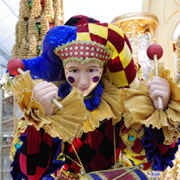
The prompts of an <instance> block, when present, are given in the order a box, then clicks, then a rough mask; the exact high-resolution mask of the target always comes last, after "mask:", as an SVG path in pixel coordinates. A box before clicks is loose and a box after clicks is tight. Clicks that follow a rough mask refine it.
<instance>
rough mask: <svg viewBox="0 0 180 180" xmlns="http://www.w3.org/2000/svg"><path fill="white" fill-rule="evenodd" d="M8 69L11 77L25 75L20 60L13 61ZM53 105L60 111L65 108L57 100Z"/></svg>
mask: <svg viewBox="0 0 180 180" xmlns="http://www.w3.org/2000/svg"><path fill="white" fill-rule="evenodd" d="M7 69H8V71H9V73H10V74H11V75H14V76H16V75H19V74H20V75H24V63H23V62H22V61H21V60H20V59H11V60H10V61H9V62H8V64H7ZM52 103H54V104H55V105H56V106H57V107H58V108H59V109H62V108H63V106H62V104H60V103H59V102H58V101H57V100H56V99H55V98H53V99H52Z"/></svg>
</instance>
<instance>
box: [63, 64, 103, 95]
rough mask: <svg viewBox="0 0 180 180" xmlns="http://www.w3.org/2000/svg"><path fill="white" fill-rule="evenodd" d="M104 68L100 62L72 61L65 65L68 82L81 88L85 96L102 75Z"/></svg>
mask: <svg viewBox="0 0 180 180" xmlns="http://www.w3.org/2000/svg"><path fill="white" fill-rule="evenodd" d="M102 71H103V68H102V67H101V66H100V65H99V64H98V63H94V62H92V63H85V64H81V63H79V62H70V63H68V64H66V65H65V76H66V79H67V81H68V83H69V84H70V85H71V86H72V87H75V88H77V89H79V90H80V91H81V92H82V93H83V96H87V95H89V94H90V93H91V92H92V91H93V89H94V88H95V87H96V86H97V84H98V82H99V80H100V79H101V77H102Z"/></svg>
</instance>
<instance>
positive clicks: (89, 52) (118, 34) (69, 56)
mask: <svg viewBox="0 0 180 180" xmlns="http://www.w3.org/2000/svg"><path fill="white" fill-rule="evenodd" d="M53 29H54V30H52V29H51V30H50V32H48V33H47V37H49V36H51V37H53V38H51V39H48V40H49V41H55V40H57V41H58V42H59V43H56V47H55V48H54V53H55V54H56V55H57V56H58V57H59V58H60V59H61V60H62V62H63V64H66V63H68V62H72V61H78V62H81V63H87V62H93V61H94V62H98V63H100V64H101V65H104V70H105V71H104V74H103V75H104V76H106V77H107V78H108V79H109V80H110V81H111V82H112V83H113V84H114V85H115V86H116V87H118V88H121V87H131V86H134V87H135V86H136V85H137V84H138V80H137V79H138V78H137V68H136V66H135V64H134V61H133V57H132V49H131V46H130V43H129V41H128V39H127V37H126V36H125V34H124V33H123V32H122V30H121V29H120V28H119V27H117V26H114V25H112V24H108V23H100V22H99V21H97V22H95V23H91V22H90V23H89V22H83V24H80V23H78V25H77V26H69V25H68V26H66V25H64V26H61V27H60V26H59V27H55V28H53ZM52 34H53V35H52ZM46 39H47V38H46V37H45V41H46ZM49 41H46V42H47V43H49ZM47 49H48V48H47Z"/></svg>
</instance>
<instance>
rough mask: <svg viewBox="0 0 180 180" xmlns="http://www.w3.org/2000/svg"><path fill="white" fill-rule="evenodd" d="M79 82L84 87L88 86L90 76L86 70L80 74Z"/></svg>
mask: <svg viewBox="0 0 180 180" xmlns="http://www.w3.org/2000/svg"><path fill="white" fill-rule="evenodd" d="M79 84H80V86H82V87H87V86H88V84H89V76H88V75H87V73H86V72H84V73H81V74H80V79H79Z"/></svg>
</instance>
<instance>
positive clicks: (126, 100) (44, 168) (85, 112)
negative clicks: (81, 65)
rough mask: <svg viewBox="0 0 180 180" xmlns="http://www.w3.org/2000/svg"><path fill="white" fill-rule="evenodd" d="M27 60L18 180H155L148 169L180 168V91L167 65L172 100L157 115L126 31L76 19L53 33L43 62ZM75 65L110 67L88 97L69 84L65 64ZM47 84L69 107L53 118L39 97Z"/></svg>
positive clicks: (14, 154)
mask: <svg viewBox="0 0 180 180" xmlns="http://www.w3.org/2000/svg"><path fill="white" fill-rule="evenodd" d="M94 49H95V50H94ZM109 59H110V60H109ZM22 61H23V63H24V65H25V70H26V72H25V75H23V77H22V76H17V77H15V84H14V86H13V93H14V94H15V96H16V98H17V103H18V104H19V106H20V108H21V109H22V111H23V116H22V117H21V118H19V120H18V125H17V128H16V131H15V134H14V140H13V142H12V147H11V159H12V161H13V162H12V165H11V166H12V171H11V174H12V177H13V179H30V180H34V179H42V180H46V179H55V178H57V179H62V180H66V179H95V180H97V179H98V180H99V179H104V180H106V179H147V177H146V176H145V175H144V173H143V172H142V171H141V170H140V169H142V170H155V171H163V170H165V169H166V168H167V166H171V167H172V166H173V164H172V160H173V159H174V154H175V152H176V151H177V148H178V144H179V141H178V138H179V137H180V131H179V122H180V119H179V117H180V116H179V113H180V103H179V102H180V96H179V95H178V92H179V90H180V89H179V88H178V86H177V84H176V83H174V82H173V80H172V79H171V78H170V77H169V72H168V71H167V70H165V69H164V68H163V67H160V75H161V77H163V78H165V79H168V81H169V84H170V87H171V99H170V102H169V105H168V108H167V109H166V110H165V111H162V110H156V109H155V108H154V106H153V103H152V101H151V98H150V97H149V92H148V89H147V88H146V86H145V82H142V83H140V84H138V78H137V69H136V66H135V65H134V62H133V59H132V50H131V47H130V44H129V41H128V39H127V38H126V36H125V35H124V34H123V32H122V31H121V30H120V29H119V28H118V27H116V26H113V25H111V24H107V23H103V24H102V23H100V22H99V21H96V20H94V19H92V18H88V17H85V16H77V17H73V18H71V19H70V20H69V21H68V22H67V23H66V25H65V26H59V27H54V28H52V29H51V30H49V31H48V33H47V35H46V37H45V39H44V42H43V53H42V55H41V56H39V57H37V58H34V59H31V60H29V59H24V60H22ZM72 61H77V62H78V61H81V62H82V61H89V62H90V61H91V62H97V61H100V62H102V65H104V73H103V76H102V79H101V81H100V82H99V84H98V85H97V87H96V88H95V89H94V90H93V91H92V92H91V94H90V95H88V97H85V98H84V97H82V94H81V93H79V91H78V90H77V89H75V88H73V89H72V88H71V86H70V85H69V84H68V82H66V81H63V80H64V76H63V74H64V72H63V67H62V66H63V64H66V63H68V62H72ZM28 70H30V72H29V71H28ZM33 79H34V80H33ZM42 80H46V81H51V82H52V81H53V82H55V83H56V84H57V85H58V86H59V91H58V94H59V101H60V102H61V104H62V105H63V107H64V108H63V109H61V110H59V109H58V108H57V107H55V106H54V112H53V115H51V116H45V114H44V109H43V108H42V106H41V105H40V104H39V103H38V102H37V101H36V100H35V99H34V98H33V96H32V88H33V87H34V86H35V84H36V83H38V82H39V81H42ZM129 87H130V88H129ZM120 154H123V155H125V157H127V158H128V159H129V160H130V162H131V164H132V167H130V168H128V170H127V168H126V167H122V166H121V165H118V162H119V159H120ZM112 168H113V169H112ZM110 169H112V171H111V173H108V172H109V170H110ZM104 170H105V171H104ZM106 170H107V171H106Z"/></svg>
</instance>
